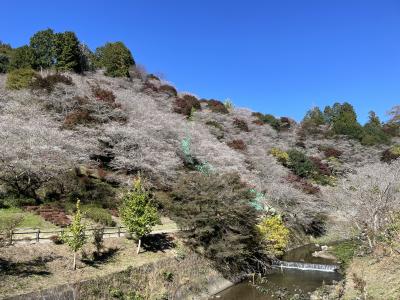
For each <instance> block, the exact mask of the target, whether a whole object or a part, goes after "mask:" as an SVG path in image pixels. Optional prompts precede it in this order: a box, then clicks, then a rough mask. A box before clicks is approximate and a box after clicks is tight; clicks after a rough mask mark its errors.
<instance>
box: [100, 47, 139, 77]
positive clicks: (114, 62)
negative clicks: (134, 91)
mask: <svg viewBox="0 0 400 300" xmlns="http://www.w3.org/2000/svg"><path fill="white" fill-rule="evenodd" d="M96 56H97V59H98V63H97V64H98V66H99V67H104V68H105V69H106V71H105V73H104V74H105V75H106V76H111V77H129V68H130V67H131V66H133V65H134V64H135V61H134V60H133V57H132V54H131V51H129V49H128V48H127V47H126V46H125V45H124V43H122V42H115V43H106V44H105V45H104V46H103V47H100V48H97V49H96Z"/></svg>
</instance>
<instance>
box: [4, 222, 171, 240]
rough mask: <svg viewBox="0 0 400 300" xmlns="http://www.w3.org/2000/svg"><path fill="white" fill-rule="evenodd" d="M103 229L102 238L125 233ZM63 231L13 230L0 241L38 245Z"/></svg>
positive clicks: (90, 231) (119, 229) (121, 228)
mask: <svg viewBox="0 0 400 300" xmlns="http://www.w3.org/2000/svg"><path fill="white" fill-rule="evenodd" d="M102 229H103V238H110V237H121V236H125V234H126V233H127V231H126V227H124V226H118V227H102ZM95 230H96V228H88V229H86V230H85V235H86V236H93V231H95ZM176 231H178V229H175V228H173V229H159V230H157V229H155V230H154V231H152V234H156V233H172V232H176ZM63 232H64V230H63V229H57V230H43V229H40V228H18V229H14V230H12V231H10V232H9V234H2V235H0V239H1V238H2V239H3V241H4V239H8V241H7V240H6V241H5V242H6V243H7V244H15V243H18V242H36V243H39V242H41V241H44V240H50V239H52V237H54V236H60V235H61V233H63Z"/></svg>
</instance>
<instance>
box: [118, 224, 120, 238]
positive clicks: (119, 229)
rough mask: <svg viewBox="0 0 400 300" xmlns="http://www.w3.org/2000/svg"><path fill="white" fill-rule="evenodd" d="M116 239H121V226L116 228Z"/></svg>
mask: <svg viewBox="0 0 400 300" xmlns="http://www.w3.org/2000/svg"><path fill="white" fill-rule="evenodd" d="M118 237H121V226H118Z"/></svg>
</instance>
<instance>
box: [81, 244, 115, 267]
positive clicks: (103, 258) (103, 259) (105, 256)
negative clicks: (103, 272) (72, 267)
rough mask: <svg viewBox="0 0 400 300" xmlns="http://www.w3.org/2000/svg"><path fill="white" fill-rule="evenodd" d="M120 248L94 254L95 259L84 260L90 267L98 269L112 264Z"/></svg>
mask: <svg viewBox="0 0 400 300" xmlns="http://www.w3.org/2000/svg"><path fill="white" fill-rule="evenodd" d="M118 251H119V249H118V248H109V249H107V250H106V251H103V252H101V253H99V254H98V253H93V259H82V262H83V263H85V264H86V265H88V266H91V267H94V268H98V267H99V266H100V265H102V264H105V263H108V262H110V261H111V260H112V259H113V258H114V257H115V255H116V254H117V253H118Z"/></svg>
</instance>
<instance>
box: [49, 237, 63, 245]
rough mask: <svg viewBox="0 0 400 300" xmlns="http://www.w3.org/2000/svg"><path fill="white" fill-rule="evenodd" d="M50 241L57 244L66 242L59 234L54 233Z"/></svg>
mask: <svg viewBox="0 0 400 300" xmlns="http://www.w3.org/2000/svg"><path fill="white" fill-rule="evenodd" d="M50 241H52V242H53V243H54V244H56V245H61V244H63V243H64V242H63V240H62V239H61V237H60V236H59V235H52V236H51V237H50Z"/></svg>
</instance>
